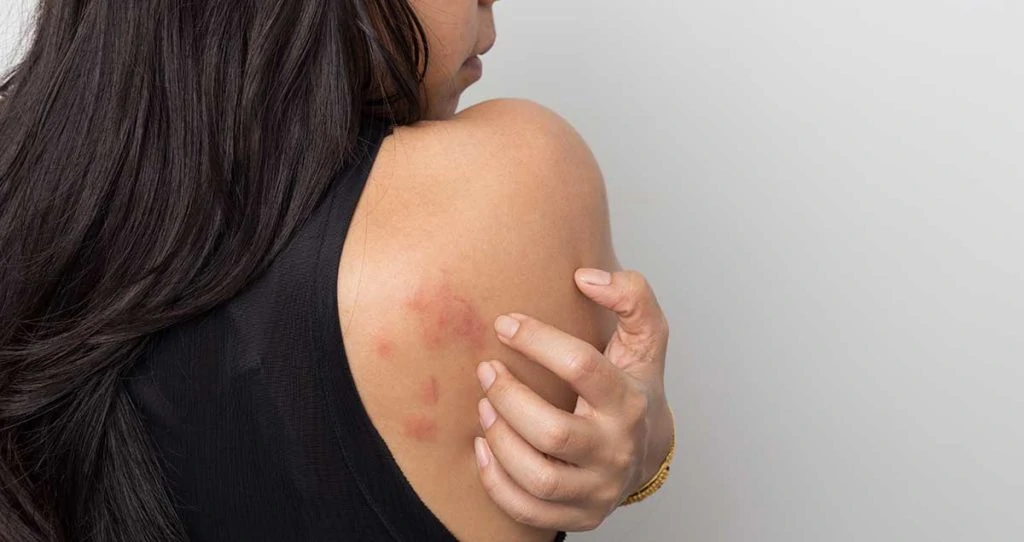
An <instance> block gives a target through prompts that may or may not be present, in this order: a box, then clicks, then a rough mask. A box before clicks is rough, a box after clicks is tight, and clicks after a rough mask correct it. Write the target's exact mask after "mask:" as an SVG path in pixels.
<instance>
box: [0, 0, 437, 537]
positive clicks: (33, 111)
mask: <svg viewBox="0 0 1024 542" xmlns="http://www.w3.org/2000/svg"><path fill="white" fill-rule="evenodd" d="M426 61H427V51H426V39H425V35H424V29H423V27H422V26H421V25H420V23H419V21H418V20H417V18H416V15H415V13H414V12H413V11H412V8H411V7H410V6H409V5H408V3H407V1H406V0H331V1H324V0H274V1H271V0H259V1H256V0H205V1H204V0H189V1H185V0H132V1H130V2H125V1H122V0H42V1H41V2H40V3H39V6H38V11H37V13H36V24H35V33H34V39H33V40H32V42H31V45H30V47H29V48H28V49H27V53H26V55H25V56H24V57H23V59H22V61H21V62H20V63H19V64H18V65H17V66H15V68H14V69H13V70H12V71H10V72H9V73H8V74H6V76H5V77H3V78H2V80H0V134H2V136H0V486H2V489H0V539H3V540H17V541H26V542H28V541H51V540H118V541H131V542H138V541H156V540H160V541H164V540H180V539H183V538H184V536H185V535H184V530H183V527H182V526H181V524H180V521H179V520H178V519H177V518H176V516H175V513H174V508H173V506H172V505H171V500H170V496H169V495H168V493H167V490H166V488H165V487H164V483H163V481H162V478H161V474H160V467H159V462H158V460H157V458H156V456H155V454H154V452H153V450H152V448H151V446H150V444H149V442H148V440H147V435H146V432H145V431H144V429H143V426H142V424H141V420H140V418H139V415H138V413H137V412H136V410H135V408H134V406H133V404H132V402H131V400H130V397H129V396H128V394H127V392H126V391H125V387H124V385H123V384H122V381H123V380H122V379H123V377H124V375H125V373H126V371H127V370H128V369H129V368H130V367H131V365H132V363H133V362H134V361H135V360H136V359H137V358H138V356H139V354H140V352H141V351H142V350H143V349H144V347H145V345H146V342H147V340H148V338H149V337H151V336H152V334H153V333H155V332H157V331H159V330H161V329H164V328H166V327H168V326H172V325H174V324H176V323H180V322H182V321H185V320H187V319H190V318H193V317H195V316H197V315H200V314H201V313H203V312H205V311H207V310H209V309H211V308H213V307H214V306H216V305H218V304H220V303H222V302H224V301H226V300H228V299H229V298H231V297H232V296H234V295H235V294H236V293H238V292H239V291H240V290H241V289H242V288H244V287H245V286H246V285H247V284H248V283H250V282H251V280H252V279H253V278H255V277H256V276H257V275H258V274H259V273H260V272H261V271H262V270H263V269H265V267H266V266H267V264H268V263H269V261H270V259H271V258H272V257H273V256H274V255H275V254H276V253H277V252H278V250H279V249H280V248H282V246H283V245H284V244H285V243H286V242H287V241H288V239H289V237H290V235H291V234H292V233H293V232H294V231H295V230H296V229H297V227H298V226H299V225H301V223H302V222H303V221H304V220H305V219H306V218H307V216H308V215H309V214H310V212H311V211H312V208H313V207H314V206H315V205H316V204H317V203H318V200H319V199H320V197H321V196H322V195H323V193H324V191H325V189H326V185H327V183H328V181H329V179H331V178H332V176H333V174H334V173H336V172H337V170H338V169H339V168H341V167H344V165H345V164H346V162H347V161H348V160H349V158H350V157H351V156H352V155H353V154H354V152H353V151H354V149H355V147H356V144H357V137H358V134H359V129H360V124H361V122H363V120H364V119H365V118H367V117H368V116H371V115H373V116H387V117H389V118H390V119H391V120H392V122H394V123H395V124H407V123H411V122H414V121H416V120H417V119H418V118H419V116H420V114H421V109H422V105H421V103H422V102H421V99H422V98H421V84H422V80H423V75H424V70H425V68H426Z"/></svg>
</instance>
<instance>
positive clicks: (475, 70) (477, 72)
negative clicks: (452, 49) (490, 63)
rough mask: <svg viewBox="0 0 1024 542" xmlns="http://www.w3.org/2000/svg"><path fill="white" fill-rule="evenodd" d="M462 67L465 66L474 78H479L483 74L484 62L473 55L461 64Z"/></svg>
mask: <svg viewBox="0 0 1024 542" xmlns="http://www.w3.org/2000/svg"><path fill="white" fill-rule="evenodd" d="M463 67H465V68H466V70H467V71H469V73H471V74H473V76H474V79H479V78H480V77H482V76H483V74H484V62H483V61H482V60H480V57H479V56H475V57H473V58H470V59H469V60H467V61H466V63H465V64H463Z"/></svg>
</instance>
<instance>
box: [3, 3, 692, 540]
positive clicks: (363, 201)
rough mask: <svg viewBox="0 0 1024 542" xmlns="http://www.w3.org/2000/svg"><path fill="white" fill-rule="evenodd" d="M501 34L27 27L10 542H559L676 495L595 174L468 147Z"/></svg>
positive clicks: (505, 148)
mask: <svg viewBox="0 0 1024 542" xmlns="http://www.w3.org/2000/svg"><path fill="white" fill-rule="evenodd" d="M491 8H492V0H480V1H477V0H410V1H408V2H406V1H402V0H376V1H370V0H362V1H359V0H347V1H342V0H335V1H331V2H324V1H318V0H306V1H299V0H278V1H266V2H251V1H247V0H217V1H193V2H181V1H179V0H136V1H133V2H120V1H115V0H81V1H73V0H63V1H60V2H57V1H55V0H43V1H42V2H41V4H40V7H39V12H38V20H37V35H36V38H35V41H34V42H33V43H32V46H31V48H30V49H29V51H28V53H27V56H26V57H25V59H24V60H23V62H22V63H21V64H20V65H19V66H18V67H17V69H16V70H15V71H13V72H12V74H10V76H9V78H8V79H7V80H6V81H5V83H4V84H3V87H2V89H3V93H4V95H5V98H4V99H3V101H2V102H0V103H2V106H0V133H3V134H4V138H3V143H2V147H0V254H2V256H0V258H3V265H2V266H0V279H2V282H0V284H2V285H3V293H2V296H0V317H2V327H0V431H2V433H0V437H2V438H0V450H2V463H0V478H2V482H3V483H2V487H3V490H2V492H0V533H2V537H3V539H4V540H17V541H34V540H125V541H129V540H130V541H148V540H180V539H185V538H188V539H191V540H390V539H396V540H449V539H452V538H453V537H454V538H458V539H464V540H550V539H552V538H553V537H555V536H558V535H560V534H561V533H558V532H556V531H560V530H585V529H591V528H594V527H596V526H597V525H598V524H600V523H601V521H602V520H603V519H604V518H605V517H606V516H607V515H608V514H609V513H611V511H612V510H613V509H615V507H616V506H618V505H619V504H620V503H622V502H623V500H625V499H627V497H628V496H630V495H631V494H634V496H633V498H632V499H631V500H636V499H637V498H639V496H643V495H646V494H647V493H649V490H648V491H642V492H640V493H639V494H638V495H639V496H638V495H636V494H637V492H638V490H640V489H641V488H643V487H644V486H645V485H646V484H647V482H648V481H649V480H651V479H652V478H656V479H657V480H660V479H662V477H663V475H664V467H665V465H666V463H667V458H668V457H669V456H670V452H669V450H670V447H671V445H672V434H673V432H672V421H671V415H670V412H669V409H668V406H667V404H666V402H665V398H664V392H663V388H662V373H663V369H664V355H665V345H666V342H667V326H665V323H664V317H663V316H662V314H661V311H660V309H659V308H658V305H657V302H656V300H655V298H654V296H653V294H652V293H651V292H650V290H649V289H648V288H647V287H646V285H645V284H644V282H643V279H642V277H641V276H640V275H639V274H637V273H633V272H623V271H618V269H619V266H618V263H617V261H616V259H615V256H614V253H613V251H612V247H611V242H610V235H609V228H608V220H607V210H606V203H605V200H604V197H605V196H604V188H603V182H602V180H601V177H600V172H599V171H598V170H597V166H596V164H595V163H594V160H593V158H592V156H591V155H590V153H589V151H588V150H587V148H586V145H585V144H584V143H583V142H582V141H581V140H580V138H579V136H578V135H577V134H576V133H575V132H573V131H572V129H571V128H570V127H569V126H568V125H567V124H566V123H565V122H564V121H563V120H562V119H560V118H558V117H557V116H555V115H554V114H552V113H551V112H549V111H547V110H545V109H543V108H541V107H539V106H536V105H533V104H530V103H528V102H519V101H495V102H488V103H486V104H482V105H479V106H476V107H472V108H469V109H468V110H466V111H464V112H462V113H460V114H459V115H455V109H456V105H457V102H458V98H459V94H460V93H461V92H462V91H463V90H464V89H465V88H466V87H467V86H468V85H469V84H471V83H472V82H474V81H475V80H476V79H478V78H479V77H480V74H481V64H480V60H479V57H478V55H480V54H483V53H485V52H486V51H487V49H489V48H490V46H491V44H492V43H493V40H494V29H493V18H492V12H491ZM595 267H597V268H603V269H609V270H612V271H615V272H614V273H611V274H609V273H607V272H602V271H600V270H596V269H579V268H595ZM573 277H575V280H573ZM608 309H611V311H609V310H608ZM612 311H614V312H612ZM616 313H617V314H618V316H619V319H618V321H616V320H615V315H616ZM527 314H529V315H530V316H525V315H527ZM577 337H578V338H577ZM343 341H344V342H343ZM601 351H604V353H601ZM659 472H661V473H662V474H661V476H660V477H656V476H655V475H656V473H659ZM654 487H655V488H656V485H655V486H654Z"/></svg>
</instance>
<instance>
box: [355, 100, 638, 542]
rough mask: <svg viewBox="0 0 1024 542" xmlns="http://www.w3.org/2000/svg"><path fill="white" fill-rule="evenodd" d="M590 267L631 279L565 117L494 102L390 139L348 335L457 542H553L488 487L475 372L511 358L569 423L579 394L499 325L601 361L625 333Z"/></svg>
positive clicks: (415, 474) (366, 222)
mask: <svg viewBox="0 0 1024 542" xmlns="http://www.w3.org/2000/svg"><path fill="white" fill-rule="evenodd" d="M584 266H586V267H604V268H609V269H613V268H617V266H618V263H617V261H616V259H615V255H614V251H613V250H612V245H611V235H610V227H609V224H608V214H607V202H606V201H605V192H604V181H603V179H602V177H601V172H600V170H599V168H598V166H597V163H596V161H595V160H594V157H593V156H592V155H591V153H590V150H589V149H588V148H587V145H586V143H585V142H584V141H583V139H582V138H581V137H580V136H579V134H577V133H576V131H575V130H574V129H573V128H572V127H571V126H570V125H569V123H568V122H566V121H565V120H564V119H562V118H561V117H559V116H558V115H557V114H555V113H553V112H551V111H550V110H548V109H546V108H544V107H541V106H539V105H537V104H534V103H531V102H527V101H522V100H495V101H491V102H486V103H483V104H480V105H477V106H474V107H471V108H469V109H467V110H465V111H463V112H462V113H460V114H459V115H458V116H456V118H454V119H451V120H447V121H443V122H431V123H421V124H417V125H414V126H409V127H403V128H399V129H397V130H396V131H395V133H394V134H392V135H391V136H389V137H388V138H386V139H385V141H384V143H383V145H382V147H381V149H380V152H379V153H378V157H377V160H376V162H375V164H374V167H373V171H372V172H371V174H370V178H369V180H368V182H367V186H366V188H365V190H364V193H363V196H362V197H361V198H360V201H359V203H358V206H357V208H356V212H355V215H354V217H353V221H352V225H351V227H350V229H349V232H348V235H347V237H346V239H345V243H344V248H343V251H342V256H341V262H340V265H339V274H338V305H339V306H338V310H339V317H340V320H341V323H342V334H343V336H344V339H345V348H346V353H347V354H348V357H349V363H350V366H351V369H352V372H353V377H354V378H355V381H356V384H357V387H358V389H359V394H360V398H361V399H362V401H363V403H364V405H365V406H366V408H367V412H368V413H369V414H370V417H371V419H372V421H373V423H374V425H375V427H376V428H377V429H378V431H379V432H380V433H381V436H382V437H383V438H384V440H385V442H386V443H387V444H388V447H389V448H390V449H391V451H392V454H393V455H394V457H395V459H396V461H397V462H398V464H399V466H400V467H401V468H402V471H403V473H404V474H405V476H406V478H407V479H408V480H409V482H410V484H412V486H413V488H414V489H415V490H416V492H417V493H418V494H419V495H420V497H421V499H422V500H423V501H424V502H425V503H426V504H427V506H428V507H430V509H431V510H432V511H433V512H434V513H435V514H436V515H437V516H438V517H439V518H440V519H441V520H442V521H443V522H444V523H445V524H446V525H447V526H448V527H449V529H451V530H452V532H453V533H454V534H455V535H456V537H457V538H459V539H472V540H497V539H517V540H531V539H536V540H550V534H551V533H545V532H540V531H535V530H532V529H529V528H526V527H524V526H522V525H519V524H517V523H515V522H514V521H512V520H511V519H510V518H508V517H506V516H504V514H503V513H502V512H501V511H500V509H498V508H497V507H496V506H495V505H494V504H493V503H491V502H490V500H489V498H488V497H487V495H486V492H485V491H484V490H483V488H482V486H481V485H480V484H479V480H478V478H477V474H476V467H475V459H474V457H473V448H472V437H473V436H474V435H478V434H480V427H479V423H478V421H477V417H476V403H477V401H478V400H479V398H480V397H481V396H482V393H481V390H480V387H479V384H478V383H477V381H476V376H475V369H476V365H477V364H478V363H479V362H480V361H483V360H485V359H500V360H502V361H503V362H505V364H506V365H507V366H508V367H509V369H510V370H511V371H512V372H513V373H514V374H516V376H518V377H519V378H520V379H521V380H523V381H524V382H526V383H527V384H529V385H530V386H531V387H533V388H534V389H535V390H537V391H538V392H539V393H540V394H541V395H543V396H544V397H546V398H547V399H548V400H550V401H552V402H553V403H554V404H556V405H559V406H561V407H562V408H566V409H571V408H572V406H573V405H574V403H575V395H573V393H572V391H571V390H570V389H569V388H568V387H567V386H566V385H565V384H564V383H562V382H561V381H559V380H558V379H557V378H556V377H554V375H552V374H551V373H549V372H548V371H547V370H546V369H543V368H542V367H540V366H539V365H537V364H535V363H533V362H531V361H529V360H526V359H524V358H523V357H522V356H520V355H519V354H517V353H516V352H514V351H512V350H510V349H508V348H507V347H505V346H504V345H502V344H501V343H500V342H498V340H497V339H496V338H495V336H494V333H493V328H492V323H493V321H494V319H495V318H496V317H497V316H498V315H499V314H502V313H508V312H522V313H526V314H530V315H532V316H536V317H538V318H541V319H543V320H545V321H547V322H549V323H551V324H553V325H556V326H558V327H559V328H561V329H563V330H565V331H566V332H568V333H571V334H573V335H575V336H577V337H581V338H583V339H584V340H587V341H589V342H591V343H592V344H594V345H595V346H597V347H603V344H604V343H605V342H606V341H607V338H608V336H609V335H610V332H611V329H612V325H613V323H614V321H613V320H612V319H610V318H609V316H610V315H606V314H604V313H603V312H602V311H599V310H596V305H594V304H592V303H591V302H589V300H587V299H586V298H585V297H584V296H583V295H582V294H580V293H579V292H578V291H577V290H576V287H575V284H574V282H573V273H574V271H575V270H576V269H577V268H578V267H584ZM466 488H469V489H468V490H467V489H466Z"/></svg>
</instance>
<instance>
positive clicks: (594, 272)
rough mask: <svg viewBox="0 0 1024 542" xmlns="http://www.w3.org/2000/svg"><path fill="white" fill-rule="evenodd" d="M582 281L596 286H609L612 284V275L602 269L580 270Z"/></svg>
mask: <svg viewBox="0 0 1024 542" xmlns="http://www.w3.org/2000/svg"><path fill="white" fill-rule="evenodd" d="M579 277H580V280H582V281H583V282H586V283H587V284H593V285H595V286H608V285H609V284H611V283H612V274H611V273H609V272H607V271H602V270H600V269H580V271H579Z"/></svg>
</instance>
